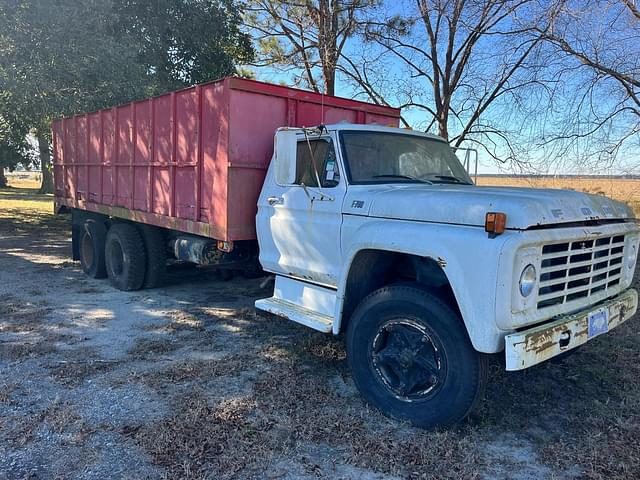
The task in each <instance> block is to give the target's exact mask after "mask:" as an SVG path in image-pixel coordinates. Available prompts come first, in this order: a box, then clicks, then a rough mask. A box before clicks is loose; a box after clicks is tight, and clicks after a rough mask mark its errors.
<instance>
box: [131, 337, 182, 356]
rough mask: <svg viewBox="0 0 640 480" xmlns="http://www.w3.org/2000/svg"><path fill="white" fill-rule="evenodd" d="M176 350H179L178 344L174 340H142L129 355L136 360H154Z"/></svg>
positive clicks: (132, 348) (137, 342)
mask: <svg viewBox="0 0 640 480" xmlns="http://www.w3.org/2000/svg"><path fill="white" fill-rule="evenodd" d="M176 348H178V344H177V342H175V341H172V340H168V339H164V338H163V339H157V338H141V339H139V340H138V341H136V343H135V345H134V346H133V347H131V348H130V349H129V351H128V352H127V353H128V354H129V355H131V356H132V357H133V358H136V359H141V360H142V359H153V358H154V357H157V356H160V355H163V354H167V353H171V352H173V351H174V350H175V349H176Z"/></svg>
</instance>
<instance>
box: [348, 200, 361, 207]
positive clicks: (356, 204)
mask: <svg viewBox="0 0 640 480" xmlns="http://www.w3.org/2000/svg"><path fill="white" fill-rule="evenodd" d="M362 207H364V200H354V201H353V202H351V208H362Z"/></svg>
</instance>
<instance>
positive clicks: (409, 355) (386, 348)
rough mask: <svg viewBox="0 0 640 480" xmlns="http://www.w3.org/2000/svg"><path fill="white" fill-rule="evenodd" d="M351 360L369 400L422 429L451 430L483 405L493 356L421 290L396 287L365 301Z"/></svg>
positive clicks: (355, 324) (354, 326)
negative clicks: (475, 344) (481, 349)
mask: <svg viewBox="0 0 640 480" xmlns="http://www.w3.org/2000/svg"><path fill="white" fill-rule="evenodd" d="M346 343H347V359H348V363H349V367H350V369H351V373H352V375H353V379H354V382H355V384H356V386H357V387H358V389H359V390H360V392H361V394H362V396H363V397H364V398H365V400H367V401H368V402H369V403H370V404H372V405H373V406H375V407H377V408H378V409H380V410H381V411H382V412H383V413H384V414H386V415H388V416H390V417H394V418H397V419H400V420H404V421H408V422H410V423H412V424H414V425H416V426H418V427H423V428H432V427H447V426H451V425H453V424H456V423H458V422H459V421H461V420H462V419H464V418H465V417H466V416H467V415H468V414H469V413H470V412H471V410H472V409H473V408H474V406H475V404H476V402H477V401H478V400H479V399H480V398H481V395H482V392H483V389H484V385H485V383H486V375H487V363H486V357H485V356H484V355H482V354H481V353H478V352H477V351H475V350H474V348H473V346H472V345H471V342H470V340H469V337H468V335H467V332H466V329H465V327H464V325H463V323H462V321H461V319H460V317H459V315H458V314H457V313H456V312H455V311H454V310H453V309H452V308H451V307H450V306H449V305H447V304H446V303H444V302H443V301H441V300H440V299H439V298H438V297H436V296H435V295H433V294H431V293H429V292H426V291H424V290H423V289H421V288H420V287H419V286H407V285H391V286H387V287H383V288H381V289H379V290H376V291H375V292H373V293H372V294H371V295H369V296H368V297H366V298H365V299H364V300H363V301H362V302H361V303H360V305H359V306H358V308H357V309H356V311H355V312H354V314H353V316H352V318H351V320H350V322H349V326H348V329H347V337H346Z"/></svg>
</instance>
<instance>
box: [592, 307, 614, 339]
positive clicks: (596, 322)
mask: <svg viewBox="0 0 640 480" xmlns="http://www.w3.org/2000/svg"><path fill="white" fill-rule="evenodd" d="M608 331H609V309H608V308H604V309H602V310H598V311H595V312H591V313H590V314H589V334H588V335H589V338H593V337H595V336H597V335H600V334H602V333H607V332H608Z"/></svg>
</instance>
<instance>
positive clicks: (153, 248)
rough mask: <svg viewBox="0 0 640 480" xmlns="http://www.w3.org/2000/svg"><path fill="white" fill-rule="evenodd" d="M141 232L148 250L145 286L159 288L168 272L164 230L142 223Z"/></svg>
mask: <svg viewBox="0 0 640 480" xmlns="http://www.w3.org/2000/svg"><path fill="white" fill-rule="evenodd" d="M140 233H141V234H142V240H143V241H144V246H145V250H146V252H147V267H146V269H145V272H144V282H143V284H142V286H143V288H157V287H160V286H161V285H162V284H163V283H164V278H165V275H166V273H167V251H166V249H165V245H164V236H163V235H162V232H161V231H160V230H158V229H157V228H155V227H152V226H149V225H141V226H140Z"/></svg>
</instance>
